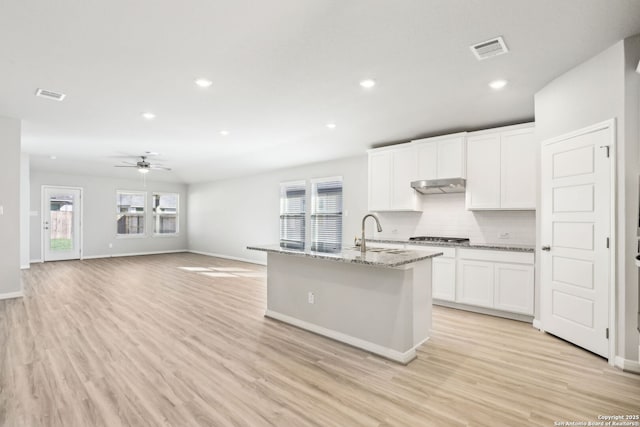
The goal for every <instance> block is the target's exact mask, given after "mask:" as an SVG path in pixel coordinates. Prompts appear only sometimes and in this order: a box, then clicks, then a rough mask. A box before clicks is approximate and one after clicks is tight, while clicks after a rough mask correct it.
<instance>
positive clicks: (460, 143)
mask: <svg viewBox="0 0 640 427" xmlns="http://www.w3.org/2000/svg"><path fill="white" fill-rule="evenodd" d="M464 163H465V162H464V138H462V137H460V138H452V139H446V140H443V141H438V179H443V178H461V177H462V178H464V177H465V164H464Z"/></svg>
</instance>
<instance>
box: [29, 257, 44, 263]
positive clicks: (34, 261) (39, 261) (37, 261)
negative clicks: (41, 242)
mask: <svg viewBox="0 0 640 427" xmlns="http://www.w3.org/2000/svg"><path fill="white" fill-rule="evenodd" d="M41 262H42V258H39V259H31V260H29V263H30V264H38V263H41Z"/></svg>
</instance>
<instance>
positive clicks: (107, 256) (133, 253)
mask: <svg viewBox="0 0 640 427" xmlns="http://www.w3.org/2000/svg"><path fill="white" fill-rule="evenodd" d="M181 252H189V251H188V250H187V249H173V250H170V251H151V252H130V253H124V254H108V255H89V256H83V257H82V259H83V260H85V259H98V258H119V257H124V256H143V255H162V254H175V253H181Z"/></svg>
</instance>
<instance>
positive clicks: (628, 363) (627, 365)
mask: <svg viewBox="0 0 640 427" xmlns="http://www.w3.org/2000/svg"><path fill="white" fill-rule="evenodd" d="M614 365H615V366H616V367H618V368H620V369H622V370H623V371H625V372H631V373H634V374H640V363H639V362H637V361H635V360H629V359H623V358H622V357H620V356H616V358H615V360H614Z"/></svg>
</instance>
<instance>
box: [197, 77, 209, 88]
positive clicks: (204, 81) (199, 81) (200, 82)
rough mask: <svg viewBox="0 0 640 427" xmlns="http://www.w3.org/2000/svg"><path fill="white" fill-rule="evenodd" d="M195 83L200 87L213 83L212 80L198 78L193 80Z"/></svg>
mask: <svg viewBox="0 0 640 427" xmlns="http://www.w3.org/2000/svg"><path fill="white" fill-rule="evenodd" d="M195 84H196V85H198V86H200V87H209V86H211V85H212V84H213V82H212V81H211V80H209V79H204V78H199V79H196V80H195Z"/></svg>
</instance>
